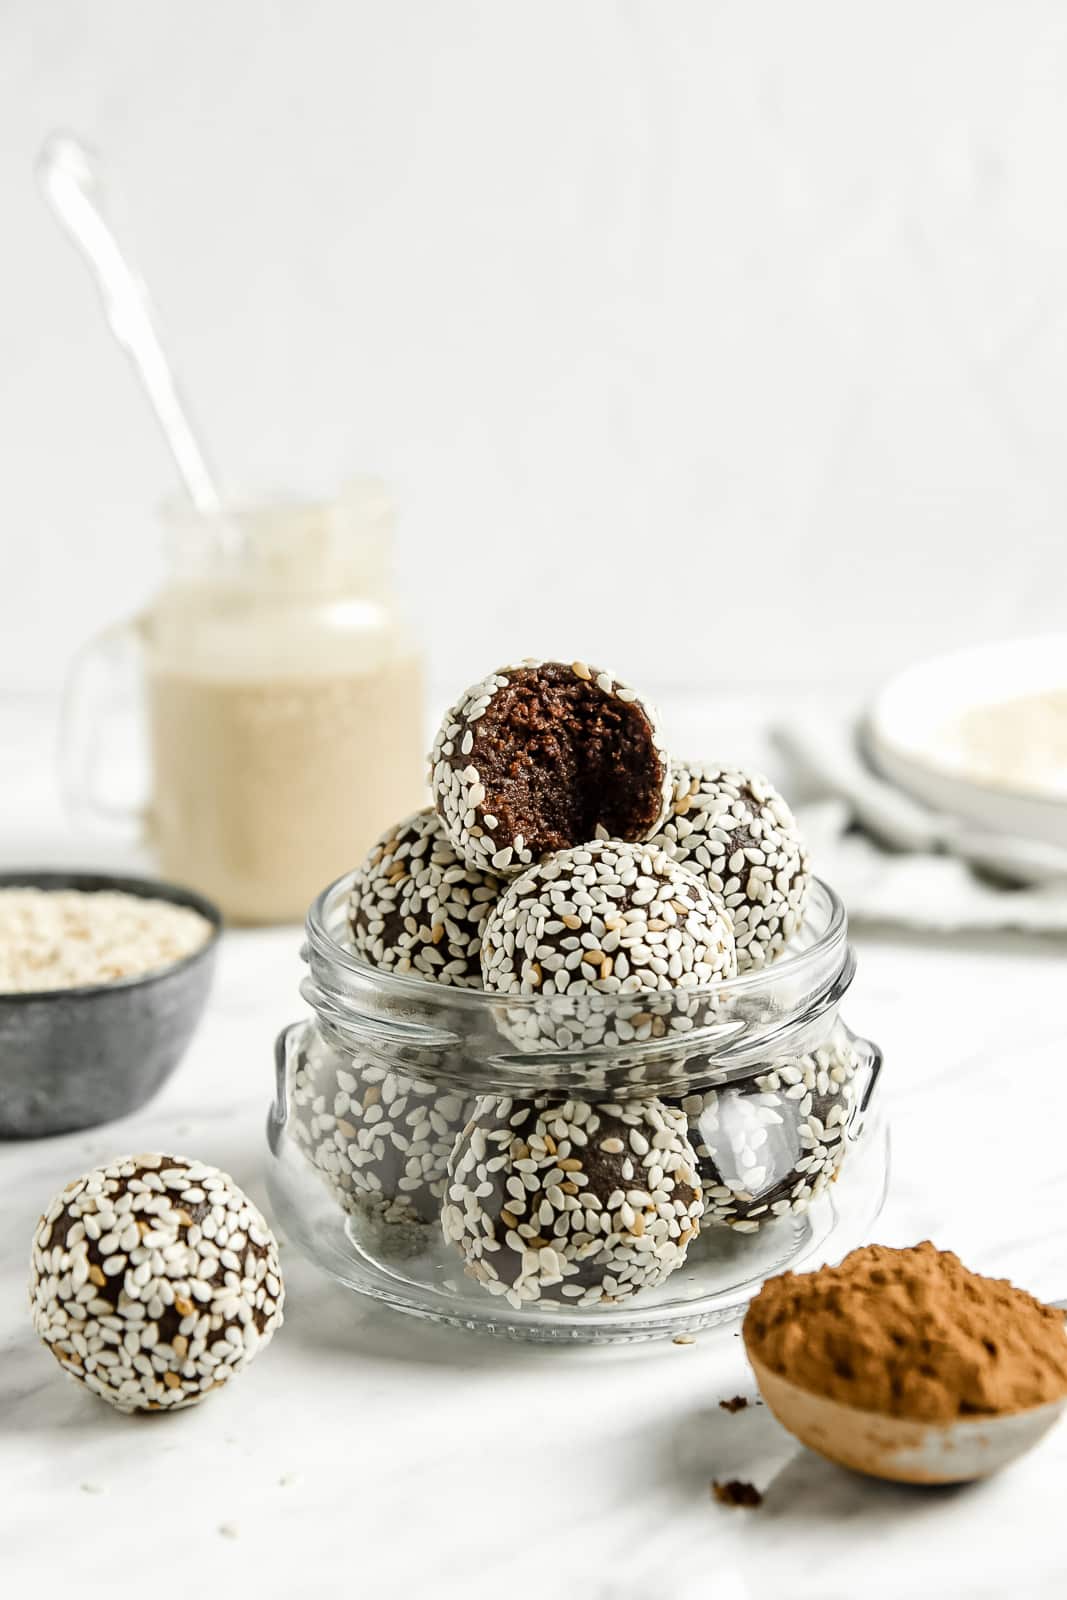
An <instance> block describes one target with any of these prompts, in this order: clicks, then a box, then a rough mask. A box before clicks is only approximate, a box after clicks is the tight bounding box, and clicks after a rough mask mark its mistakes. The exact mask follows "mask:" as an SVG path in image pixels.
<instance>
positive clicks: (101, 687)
mask: <svg viewBox="0 0 1067 1600" xmlns="http://www.w3.org/2000/svg"><path fill="white" fill-rule="evenodd" d="M392 527H393V508H392V504H391V502H390V500H389V499H388V497H387V496H386V494H385V492H384V489H383V488H382V486H381V485H380V484H378V483H377V482H376V481H375V480H370V479H364V480H359V481H357V482H355V483H353V484H352V485H350V486H349V488H348V489H347V490H346V492H345V494H344V495H343V496H342V497H341V498H340V499H339V500H338V501H337V502H335V503H330V504H321V505H302V504H273V505H264V506H258V507H253V508H250V509H247V510H242V511H235V512H234V513H233V514H232V515H231V516H230V517H229V518H228V519H227V522H226V524H225V526H215V525H213V524H211V523H210V522H207V521H205V520H204V519H203V518H196V517H192V516H188V515H186V516H184V517H181V518H173V517H172V518H170V519H169V524H168V531H169V540H168V545H169V548H168V554H169V558H170V577H169V580H168V582H167V583H166V585H165V586H164V588H163V589H162V591H161V592H160V593H159V594H158V595H157V596H156V597H155V599H154V601H153V602H152V603H151V605H150V606H149V607H148V609H147V610H146V611H145V612H144V614H143V615H142V616H140V617H139V618H137V619H136V620H135V621H134V622H133V623H130V624H124V625H123V626H121V627H120V628H117V629H112V630H110V631H109V632H108V633H107V634H105V635H104V636H102V638H101V639H100V640H98V641H96V642H94V644H93V645H92V646H90V647H89V650H88V652H87V653H86V654H85V655H84V656H83V658H82V660H81V661H80V663H79V665H78V670H77V671H76V673H75V675H74V678H73V680H72V691H71V693H70V694H69V695H68V715H67V717H66V737H65V746H66V751H67V762H66V767H67V790H68V794H69V795H70V796H71V797H72V799H73V801H74V803H75V806H76V808H80V809H82V810H85V809H88V810H89V811H90V812H91V813H93V814H94V815H97V816H99V815H100V813H101V812H104V813H105V814H108V813H110V814H113V812H114V806H113V804H112V805H111V806H110V807H109V806H108V804H107V803H106V802H104V801H103V800H102V798H101V796H100V792H99V791H100V783H99V782H98V775H97V768H98V766H99V764H100V763H99V749H100V746H99V740H98V732H99V724H100V722H101V720H102V716H101V712H102V708H103V707H104V706H105V704H106V701H107V698H108V696H109V693H110V689H109V685H110V684H111V683H112V682H113V680H114V677H115V676H116V675H117V673H118V672H119V670H120V669H121V670H122V671H125V672H127V673H128V668H129V663H130V660H131V658H132V659H133V662H134V665H135V676H136V679H137V681H138V684H139V688H140V694H141V698H142V702H143V705H144V708H145V711H146V713H147V715H146V718H145V723H146V729H145V732H146V743H147V746H148V752H149V762H148V766H149V782H148V786H149V789H150V800H149V803H148V805H147V807H146V808H145V810H144V811H143V812H142V813H140V815H139V817H138V819H137V823H138V826H139V827H140V829H141V831H142V832H143V833H144V834H145V835H146V837H147V839H148V841H149V843H150V845H151V846H152V847H153V849H154V852H155V854H156V857H157V859H158V862H159V865H160V867H161V868H162V871H163V872H164V873H165V874H166V876H167V877H169V878H172V879H175V880H177V881H178V882H181V883H185V884H189V885H191V886H192V887H193V888H195V889H197V890H199V891H200V892H201V893H203V894H206V895H208V896H210V897H211V898H212V899H213V900H215V901H217V902H218V904H219V905H220V906H221V908H222V910H223V912H224V913H225V915H226V916H227V917H228V918H230V919H231V920H234V921H238V922H283V921H297V920H299V919H300V918H301V917H302V916H303V913H304V909H305V907H306V906H307V903H308V900H309V899H310V898H311V896H312V895H313V894H314V893H315V892H316V890H317V888H318V887H319V886H320V885H321V884H322V883H323V882H325V881H326V880H327V879H329V878H332V877H335V876H336V874H337V873H338V872H340V871H342V870H343V869H344V868H345V867H347V866H348V865H349V863H350V862H352V861H357V860H359V859H360V857H361V856H362V855H363V854H364V852H365V851H366V849H367V846H368V845H369V844H370V842H371V841H372V840H373V839H374V838H375V836H376V835H377V834H378V833H379V832H380V831H381V829H382V828H383V827H385V826H386V825H387V824H388V823H389V822H390V821H391V820H392V818H394V817H396V816H403V815H405V814H406V813H408V812H410V811H413V810H415V809H416V808H417V806H418V805H419V804H420V803H421V799H422V795H423V791H424V788H425V760H424V741H423V689H422V670H421V661H420V656H419V652H418V649H417V647H416V644H415V642H414V639H413V638H412V636H411V635H410V633H409V632H408V630H407V628H406V626H405V625H404V623H403V622H402V621H401V618H400V616H399V614H398V611H397V608H396V604H395V601H394V599H393V595H392V592H391V588H390V583H389V557H390V541H391V535H392Z"/></svg>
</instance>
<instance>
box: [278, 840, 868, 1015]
mask: <svg viewBox="0 0 1067 1600" xmlns="http://www.w3.org/2000/svg"><path fill="white" fill-rule="evenodd" d="M358 870H359V869H358V868H356V869H354V870H352V871H349V872H346V873H343V874H342V875H341V877H339V878H336V879H334V881H333V883H330V884H327V886H326V888H325V889H323V890H322V892H321V893H320V894H318V895H317V896H316V897H315V899H314V900H313V901H312V903H311V905H310V907H309V908H308V913H307V918H306V922H305V931H306V934H307V942H306V945H305V948H304V958H305V960H308V961H309V964H310V961H311V959H312V958H316V957H317V958H318V959H319V960H320V961H323V962H326V963H327V964H328V965H329V966H331V967H333V968H335V969H340V970H341V971H342V972H345V973H348V974H350V975H351V977H353V978H354V979H356V980H357V981H358V982H361V983H370V984H372V985H374V986H375V988H376V989H377V990H378V992H379V993H380V994H381V995H382V996H383V997H385V996H389V995H393V996H395V997H396V999H397V1000H398V1001H401V1000H404V1001H408V1002H411V1001H413V1000H418V1001H421V1002H422V1004H423V1005H424V1006H426V1005H433V1004H434V1002H436V1003H437V1004H438V1005H442V1004H446V1005H447V1006H449V1007H453V1006H454V1007H456V1008H458V1009H471V1010H480V1009H483V1008H485V1007H492V1008H493V1009H494V1010H496V1009H498V1008H499V1006H500V1004H501V1002H502V1001H506V1002H507V1005H508V1007H509V1009H512V1008H514V1007H520V1008H523V1009H529V1011H530V1012H531V1013H532V1014H536V1013H537V1012H538V1011H539V1010H542V1009H544V1008H545V1007H546V1005H548V1004H549V1001H548V999H547V998H546V997H543V996H540V995H518V994H504V993H502V992H500V991H497V990H487V989H473V988H464V987H460V986H459V985H455V984H437V983H432V982H430V981H429V980H428V979H426V978H421V977H417V976H411V975H409V974H406V973H395V972H387V971H385V970H384V969H383V968H381V967H375V966H373V965H371V963H370V962H368V961H364V960H363V958H362V957H361V956H358V955H357V954H356V953H355V951H354V950H351V949H349V948H347V947H346V946H345V945H343V944H342V943H340V941H339V940H338V939H336V938H335V937H334V935H333V934H332V933H331V931H330V913H331V912H332V911H334V910H335V909H336V908H337V905H338V902H341V903H343V904H347V901H348V898H349V895H350V894H351V890H352V885H353V882H354V880H355V878H356V875H357V872H358ZM816 913H819V914H818V915H817V916H816ZM812 925H814V926H815V927H817V930H818V931H816V932H814V934H813V937H812V939H811V942H810V943H809V944H806V945H805V946H804V948H803V949H796V950H791V949H790V948H789V947H788V946H787V947H786V949H785V950H784V951H783V952H782V954H781V955H780V956H779V957H778V958H777V959H776V960H775V961H772V962H771V963H770V964H769V965H767V966H765V967H754V968H752V969H751V970H749V971H748V972H744V973H741V974H740V975H739V976H738V977H736V978H726V979H723V980H721V981H720V982H719V983H714V984H706V985H704V986H702V987H694V988H685V989H679V990H676V991H670V990H663V989H638V990H629V991H627V992H626V993H620V994H619V995H618V996H617V999H618V1002H619V1004H620V1006H622V1005H625V1006H626V1007H627V1008H628V1009H632V1007H633V1006H634V1004H635V1003H639V1002H640V1001H641V999H642V997H647V998H648V999H649V1000H650V1001H652V1000H655V1001H657V1002H658V1003H659V1005H662V1004H663V1001H664V998H665V996H666V995H669V994H670V993H672V992H673V993H677V994H678V995H679V996H681V997H684V999H685V1001H686V1002H687V1003H689V1002H697V1001H699V1000H700V999H702V998H704V997H708V998H712V997H713V998H714V999H715V1000H716V1001H717V1002H718V1003H720V1004H721V1003H723V1002H726V1001H732V1000H736V999H740V998H741V997H747V998H750V999H751V998H753V997H757V996H768V995H770V994H771V993H772V992H773V991H774V990H775V989H776V988H778V986H779V985H781V984H783V982H788V980H791V979H795V978H798V977H801V976H802V975H803V974H804V973H805V972H806V971H807V970H808V969H809V968H811V967H815V966H818V965H819V964H820V963H822V962H825V961H826V960H827V957H828V956H829V955H830V953H831V952H832V951H833V950H834V948H835V946H841V948H842V951H843V950H844V947H845V945H846V943H847V938H848V916H847V913H846V911H845V906H844V902H843V901H842V899H841V897H840V895H838V894H837V892H836V891H835V890H834V889H833V888H831V886H830V885H829V884H828V883H826V882H825V880H824V879H822V878H818V877H815V876H813V877H812V879H811V886H810V890H809V896H808V911H807V913H806V915H805V921H804V924H802V926H804V927H808V926H812ZM596 996H597V1009H598V1011H600V1012H601V1013H605V1012H610V1010H611V1004H610V1002H611V1001H612V1000H613V999H614V998H616V997H615V996H613V995H610V994H606V993H603V992H601V991H596ZM551 998H552V1001H554V1002H558V1001H560V1000H561V999H563V998H564V997H563V996H562V995H554V996H552V997H551Z"/></svg>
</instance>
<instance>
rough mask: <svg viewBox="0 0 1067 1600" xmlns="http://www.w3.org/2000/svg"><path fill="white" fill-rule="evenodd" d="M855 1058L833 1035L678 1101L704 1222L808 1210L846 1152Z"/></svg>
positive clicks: (735, 1224) (749, 1227)
mask: <svg viewBox="0 0 1067 1600" xmlns="http://www.w3.org/2000/svg"><path fill="white" fill-rule="evenodd" d="M858 1065H859V1058H858V1056H857V1054H856V1051H855V1049H854V1048H853V1046H852V1045H851V1044H850V1043H848V1042H847V1041H846V1040H841V1041H837V1040H835V1041H833V1042H831V1043H829V1044H826V1045H822V1046H820V1047H819V1048H818V1049H816V1050H812V1051H810V1052H808V1053H807V1054H806V1055H799V1056H784V1057H782V1058H781V1059H780V1060H777V1061H772V1062H769V1063H768V1065H767V1067H766V1069H765V1070H764V1071H763V1072H759V1073H757V1074H756V1075H755V1076H754V1077H753V1078H751V1079H749V1080H746V1081H745V1082H744V1083H740V1084H734V1085H728V1086H726V1087H724V1088H721V1089H709V1090H707V1091H706V1092H704V1093H703V1094H692V1095H687V1096H686V1097H685V1099H684V1100H682V1101H681V1102H680V1104H681V1108H682V1110H683V1111H684V1112H685V1114H686V1116H687V1117H688V1119H689V1137H690V1139H691V1140H692V1143H693V1146H694V1148H695V1150H696V1153H697V1172H698V1174H699V1176H700V1184H701V1190H702V1192H703V1197H704V1225H705V1227H707V1226H709V1225H714V1224H716V1223H721V1224H725V1225H726V1226H727V1227H729V1228H733V1229H734V1230H735V1231H736V1232H738V1233H755V1232H756V1231H757V1229H758V1228H760V1227H762V1226H763V1225H764V1224H765V1223H768V1222H774V1221H775V1219H776V1218H778V1217H783V1216H787V1215H789V1214H790V1213H794V1214H796V1213H799V1212H803V1211H806V1210H807V1209H808V1207H809V1206H810V1205H811V1203H812V1201H813V1200H816V1199H817V1198H818V1197H819V1195H820V1194H822V1192H823V1191H824V1189H825V1188H826V1186H827V1184H828V1183H829V1182H830V1181H831V1180H832V1179H833V1178H834V1177H835V1176H836V1174H837V1171H838V1169H839V1168H840V1166H841V1163H842V1161H843V1160H844V1157H845V1151H846V1148H847V1141H848V1128H849V1121H850V1118H851V1115H852V1109H853V1094H854V1087H855V1077H856V1070H857V1067H858Z"/></svg>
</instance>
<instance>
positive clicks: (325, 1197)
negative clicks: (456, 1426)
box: [268, 874, 888, 1341]
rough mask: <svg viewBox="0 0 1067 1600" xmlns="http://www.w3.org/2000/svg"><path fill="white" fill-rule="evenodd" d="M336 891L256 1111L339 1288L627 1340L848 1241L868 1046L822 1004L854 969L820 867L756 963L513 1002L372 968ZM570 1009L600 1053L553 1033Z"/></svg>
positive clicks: (741, 1296) (878, 1132)
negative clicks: (709, 979)
mask: <svg viewBox="0 0 1067 1600" xmlns="http://www.w3.org/2000/svg"><path fill="white" fill-rule="evenodd" d="M351 886H352V875H351V874H350V875H349V876H347V877H345V878H342V879H340V880H339V881H338V882H337V883H335V884H334V885H333V886H332V887H331V888H329V889H327V890H326V891H325V892H324V893H323V894H322V895H321V896H320V897H319V898H318V900H316V901H315V903H314V905H313V906H312V908H311V911H310V912H309V915H308V919H307V942H306V945H305V948H304V957H305V960H306V962H307V965H308V976H307V977H306V978H305V980H304V983H303V986H302V993H303V995H304V998H305V999H306V1000H307V1001H309V1003H310V1005H311V1007H312V1010H313V1016H312V1018H311V1019H310V1020H307V1021H303V1022H298V1023H294V1024H292V1025H291V1026H290V1027H288V1028H287V1029H285V1030H284V1031H283V1033H282V1034H281V1036H280V1037H279V1039H278V1043H277V1048H276V1092H275V1100H274V1105H273V1108H272V1111H271V1114H270V1118H269V1123H268V1142H269V1146H270V1152H271V1160H270V1164H269V1186H270V1190H271V1196H272V1200H273V1203H274V1206H275V1208H276V1211H277V1213H278V1215H279V1217H280V1219H281V1221H282V1224H283V1226H284V1228H285V1230H286V1233H287V1235H288V1236H289V1237H290V1238H291V1239H292V1240H293V1241H294V1243H296V1244H297V1245H298V1247H299V1248H300V1249H302V1250H303V1251H304V1253H305V1254H306V1255H308V1256H309V1257H310V1258H311V1259H312V1260H313V1261H315V1262H317V1263H318V1265H319V1266H321V1267H323V1268H324V1269H325V1270H326V1271H327V1272H328V1273H330V1274H332V1276H333V1277H335V1278H336V1279H338V1280H339V1281H340V1282H342V1283H345V1284H348V1285H349V1286H350V1287H351V1288H353V1289H356V1290H358V1291H360V1292H361V1293H364V1294H367V1295H370V1296H372V1297H374V1298H376V1299H379V1300H382V1301H384V1302H386V1303H387V1304H389V1305H392V1306H394V1307H396V1308H397V1309H399V1310H402V1311H407V1312H410V1313H413V1314H415V1315H418V1316H423V1317H429V1318H432V1319H435V1320H438V1321H441V1322H447V1323H452V1324H456V1325H459V1326H463V1327H470V1328H479V1329H484V1330H487V1331H492V1332H497V1333H502V1334H507V1335H510V1336H512V1337H519V1338H529V1339H542V1340H568V1341H570V1340H590V1341H596V1340H634V1339H642V1338H654V1337H661V1336H666V1335H676V1334H678V1333H680V1332H688V1331H691V1330H693V1329H696V1328H700V1327H705V1326H708V1325H710V1324H713V1323H716V1322H720V1321H725V1320H728V1319H730V1318H732V1317H735V1316H737V1315H740V1314H741V1313H742V1312H743V1310H744V1308H745V1306H746V1305H747V1303H748V1300H749V1298H750V1297H751V1296H752V1295H753V1294H754V1293H755V1292H756V1290H757V1289H758V1287H759V1285H760V1283H761V1282H762V1281H763V1279H764V1278H765V1277H767V1276H769V1275H771V1274H772V1273H776V1272H781V1271H784V1270H786V1269H787V1268H791V1267H799V1266H801V1265H803V1266H805V1267H807V1266H815V1265H818V1264H819V1263H821V1262H822V1261H823V1260H827V1259H837V1258H839V1257H840V1256H841V1255H843V1254H844V1253H845V1252H846V1251H847V1250H849V1249H851V1248H852V1247H853V1246H855V1245H858V1244H860V1243H862V1242H863V1240H864V1238H865V1237H866V1235H867V1231H868V1229H869V1228H870V1227H871V1225H872V1224H873V1222H874V1220H875V1218H876V1217H877V1215H878V1213H879V1211H880V1210H881V1206H882V1201H883V1198H884V1194H885V1185H886V1179H887V1173H888V1143H887V1135H886V1130H885V1127H884V1125H883V1122H882V1120H881V1117H880V1113H879V1105H878V1098H877V1094H876V1087H877V1082H878V1076H879V1072H880V1068H881V1056H880V1053H879V1051H878V1050H877V1048H876V1047H875V1046H874V1045H872V1044H870V1043H868V1042H867V1041H866V1040H863V1039H860V1038H858V1037H856V1036H855V1035H854V1034H852V1033H851V1032H850V1031H849V1030H848V1029H847V1028H846V1027H845V1025H844V1023H843V1022H842V1020H841V1018H840V1016H839V1007H840V1003H841V1000H842V998H843V996H844V994H845V993H846V991H847V989H848V987H849V984H850V983H851V980H852V976H853V973H854V970H855V962H854V958H853V955H852V951H851V949H850V947H849V944H848V941H847V931H846V921H845V915H844V910H843V908H842V906H841V903H840V901H839V900H838V899H837V897H836V896H835V895H834V893H833V891H832V890H830V889H829V888H828V887H827V886H826V885H825V884H822V883H819V882H817V881H816V882H815V883H813V885H812V890H811V894H810V897H809V904H808V910H807V915H806V920H805V923H804V926H803V928H802V929H801V930H800V932H799V933H798V935H797V936H796V938H795V939H794V941H793V942H792V944H791V945H790V948H789V950H788V951H787V952H786V953H785V954H783V955H782V956H781V957H780V958H779V959H778V960H777V961H776V962H775V963H774V964H773V965H772V966H770V967H767V968H765V969H763V970H761V971H757V972H751V973H747V974H745V975H744V976H743V977H740V978H736V979H733V980H731V981H730V982H727V983H722V984H719V985H716V986H714V987H710V988H707V989H703V990H674V991H667V992H663V991H656V992H655V993H644V994H640V993H639V994H627V995H621V994H612V995H609V994H583V995H581V996H577V997H576V996H573V995H569V994H562V995H553V996H540V997H522V998H515V997H513V996H507V997H504V996H501V995H499V994H493V995H491V994H487V993H482V992H479V991H472V990H465V989H456V988H448V987H444V986H440V985H434V984H430V983H427V982H426V981H424V980H422V979H419V978H412V977H399V976H396V975H394V974H389V973H385V972H381V971H379V970H377V969H375V968H373V967H370V966H368V965H367V964H366V963H364V962H363V961H362V960H361V959H360V958H359V957H357V956H356V955H355V954H354V953H353V951H352V949H351V947H350V945H349V941H348V939H347V908H348V902H349V898H350V894H351ZM576 1020H580V1023H581V1027H582V1030H583V1034H584V1037H585V1038H586V1039H589V1038H591V1037H596V1038H597V1039H598V1040H599V1041H600V1043H599V1044H598V1045H597V1046H596V1047H595V1048H585V1049H582V1050H580V1051H578V1050H575V1049H574V1048H573V1046H569V1047H567V1048H559V1041H560V1039H561V1033H562V1035H563V1037H564V1038H566V1036H567V1034H566V1030H567V1025H568V1021H571V1022H574V1021H576ZM571 1031H573V1030H571ZM531 1041H534V1046H533V1048H531Z"/></svg>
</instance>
